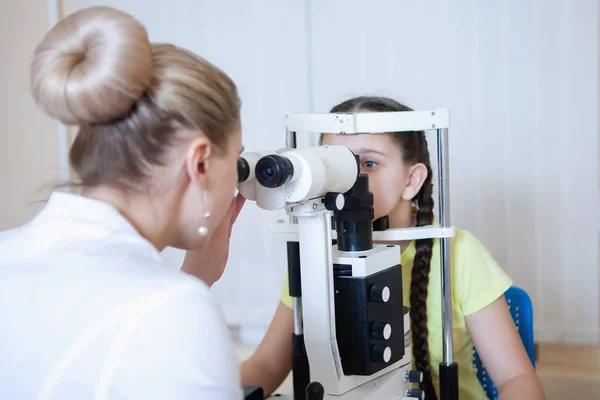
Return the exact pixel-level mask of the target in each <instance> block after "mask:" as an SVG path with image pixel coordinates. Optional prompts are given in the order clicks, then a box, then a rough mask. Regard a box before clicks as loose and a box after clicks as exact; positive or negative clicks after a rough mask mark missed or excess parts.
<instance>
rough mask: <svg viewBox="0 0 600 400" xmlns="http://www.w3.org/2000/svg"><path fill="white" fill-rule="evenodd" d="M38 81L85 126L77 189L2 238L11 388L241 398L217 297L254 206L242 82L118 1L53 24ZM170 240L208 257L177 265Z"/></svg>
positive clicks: (35, 395) (65, 395) (18, 394)
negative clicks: (248, 197)
mask: <svg viewBox="0 0 600 400" xmlns="http://www.w3.org/2000/svg"><path fill="white" fill-rule="evenodd" d="M31 82H32V91H33V96H34V98H35V100H36V101H37V102H38V103H39V104H40V105H41V107H43V109H44V110H45V111H46V112H47V113H48V114H49V115H50V116H52V117H54V118H56V119H58V120H60V121H61V122H62V123H64V124H68V125H78V126H79V132H78V135H77V137H76V139H75V141H74V143H73V145H72V148H71V150H70V163H71V167H72V169H73V171H74V172H75V173H76V175H77V177H78V182H77V183H78V185H77V187H78V188H79V190H78V192H79V193H78V194H75V193H65V192H58V191H57V192H55V193H53V194H52V196H51V197H50V199H49V201H48V203H47V205H46V206H45V208H44V209H43V210H42V211H41V212H40V213H39V214H38V215H37V216H36V217H35V218H34V219H33V220H32V221H31V222H29V223H27V224H26V225H24V226H21V227H19V228H16V229H14V230H11V231H8V232H4V233H2V234H1V235H0V315H1V317H0V318H2V328H1V329H0V354H2V362H0V398H1V399H13V400H25V399H40V400H42V399H43V400H50V399H53V400H54V399H61V400H70V399H73V400H74V399H77V400H80V399H111V400H113V399H136V400H137V399H139V400H142V399H143V400H148V399H173V400H182V399H190V400H191V399H194V400H198V399H211V400H213V399H217V400H218V399H226V400H229V399H239V398H241V397H242V390H241V387H240V379H239V364H238V360H237V359H236V356H235V354H234V353H233V349H232V347H231V345H230V341H229V336H228V331H227V329H226V326H225V323H224V320H223V318H222V316H221V315H220V314H219V311H218V309H217V307H216V305H215V303H214V302H213V300H212V299H211V297H210V294H209V292H208V286H209V285H210V284H212V283H213V282H214V281H215V280H216V279H218V278H219V277H220V275H221V274H222V272H223V268H224V266H225V262H226V260H227V254H228V246H229V235H230V233H231V225H232V223H233V221H234V220H235V218H236V216H237V213H238V212H239V210H240V208H241V206H242V204H243V198H241V197H239V198H235V199H234V191H235V187H236V184H237V162H236V161H237V158H238V156H239V154H240V152H241V150H242V145H241V129H240V100H239V98H238V93H237V89H236V86H235V85H234V83H233V82H232V81H231V79H230V78H229V77H228V76H227V75H225V74H224V73H223V72H221V71H220V70H219V69H217V68H216V67H215V66H213V65H212V64H210V63H209V62H207V61H205V60H203V59H202V58H200V57H198V56H196V55H195V54H192V53H191V52H189V51H187V50H184V49H182V48H178V47H176V46H173V45H169V44H151V43H149V41H148V36H147V33H146V30H145V28H144V26H142V25H141V24H140V23H139V22H138V21H136V20H135V19H134V18H133V17H131V16H130V15H128V14H126V13H123V12H121V11H118V10H115V9H112V8H106V7H94V8H88V9H84V10H82V11H79V12H77V13H75V14H73V15H71V16H69V17H67V18H66V19H64V20H62V21H61V22H60V23H58V24H57V25H56V26H55V27H53V28H52V29H51V30H50V31H49V32H48V34H47V35H46V36H45V38H44V39H43V40H42V42H41V43H40V44H39V46H38V47H37V49H36V50H35V54H34V57H33V63H32V70H31ZM166 246H173V247H177V248H180V249H186V250H193V252H194V253H195V254H194V260H196V261H197V260H198V259H202V260H203V263H202V264H201V265H198V263H195V264H194V265H195V269H194V270H192V271H187V272H188V273H185V272H182V271H179V270H173V269H172V268H171V269H170V268H168V267H167V265H166V263H165V262H164V261H163V260H162V259H161V256H160V254H159V252H160V251H161V250H162V249H164V248H165V247H166Z"/></svg>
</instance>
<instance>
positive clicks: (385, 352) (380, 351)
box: [371, 345, 392, 363]
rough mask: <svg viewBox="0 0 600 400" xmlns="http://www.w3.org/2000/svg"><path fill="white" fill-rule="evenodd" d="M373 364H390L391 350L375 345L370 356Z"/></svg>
mask: <svg viewBox="0 0 600 400" xmlns="http://www.w3.org/2000/svg"><path fill="white" fill-rule="evenodd" d="M371 357H372V358H373V361H374V362H384V363H387V362H390V360H391V359H392V349H390V348H389V347H388V346H381V345H375V346H373V351H372V354H371Z"/></svg>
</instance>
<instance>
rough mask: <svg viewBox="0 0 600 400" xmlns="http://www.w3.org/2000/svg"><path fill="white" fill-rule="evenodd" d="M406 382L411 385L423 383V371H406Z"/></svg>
mask: <svg viewBox="0 0 600 400" xmlns="http://www.w3.org/2000/svg"><path fill="white" fill-rule="evenodd" d="M405 379H406V381H408V382H411V383H421V382H423V373H422V372H421V371H406V376H405Z"/></svg>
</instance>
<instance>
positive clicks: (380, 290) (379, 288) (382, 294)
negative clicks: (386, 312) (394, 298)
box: [371, 285, 391, 303]
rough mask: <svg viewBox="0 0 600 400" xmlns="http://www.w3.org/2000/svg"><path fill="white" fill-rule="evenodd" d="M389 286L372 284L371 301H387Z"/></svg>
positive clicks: (388, 298)
mask: <svg viewBox="0 0 600 400" xmlns="http://www.w3.org/2000/svg"><path fill="white" fill-rule="evenodd" d="M390 295H391V293H390V288H389V287H387V286H383V285H373V287H372V288H371V301H375V302H377V303H387V302H388V301H389V300H390Z"/></svg>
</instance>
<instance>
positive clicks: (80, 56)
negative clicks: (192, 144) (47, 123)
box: [31, 7, 240, 186]
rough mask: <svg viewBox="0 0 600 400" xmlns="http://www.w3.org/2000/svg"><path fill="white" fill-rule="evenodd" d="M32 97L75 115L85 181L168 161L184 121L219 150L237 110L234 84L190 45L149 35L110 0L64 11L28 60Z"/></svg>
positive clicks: (69, 120) (128, 179)
mask: <svg viewBox="0 0 600 400" xmlns="http://www.w3.org/2000/svg"><path fill="white" fill-rule="evenodd" d="M31 87H32V93H33V97H34V98H35V100H36V102H37V103H38V104H39V105H41V107H42V108H43V109H44V110H45V111H46V112H47V113H48V114H49V115H50V116H52V117H54V118H56V119H58V120H60V121H61V122H62V123H64V124H66V125H78V126H79V132H78V134H77V137H76V139H75V141H74V143H73V145H72V147H71V150H70V154H69V158H70V163H71V167H72V168H73V170H74V171H75V172H76V173H77V175H78V178H79V181H80V182H78V183H79V184H81V185H83V186H95V185H100V184H121V185H126V186H131V185H132V184H137V183H139V182H140V180H142V179H144V178H146V177H147V175H148V167H149V166H151V165H155V164H162V163H163V162H164V159H163V156H164V151H165V149H166V148H167V147H168V146H169V145H170V144H171V143H172V142H173V141H174V140H175V139H176V132H177V131H178V130H182V129H185V130H193V131H201V132H202V133H203V134H204V135H206V136H207V137H208V139H209V140H210V141H211V142H212V143H213V144H214V145H215V147H216V148H217V149H218V150H223V149H224V148H225V146H226V144H227V140H228V138H229V134H230V133H231V132H232V131H233V129H234V127H235V126H236V124H238V123H239V120H240V99H239V96H238V92H237V88H236V85H235V84H234V83H233V81H232V80H231V79H230V78H229V77H228V76H227V75H226V74H225V73H224V72H222V71H221V70H220V69H218V68H217V67H215V66H214V65H212V64H211V63H209V62H208V61H206V60H204V59H203V58H201V57H199V56H197V55H195V54H193V53H192V52H190V51H187V50H185V49H182V48H180V47H177V46H174V45H170V44H154V43H150V41H149V39H148V34H147V31H146V29H145V28H144V26H143V25H142V24H141V23H140V22H138V21H137V20H136V19H135V18H133V17H132V16H131V15H129V14H127V13H124V12H122V11H119V10H116V9H114V8H109V7H91V8H86V9H83V10H81V11H78V12H76V13H74V14H71V15H70V16H68V17H66V18H65V19H63V20H62V21H60V22H59V23H58V24H57V25H56V26H54V27H53V28H52V29H51V30H50V31H49V32H48V33H47V34H46V36H45V37H44V39H43V40H42V42H41V43H40V44H39V45H38V46H37V48H36V50H35V53H34V57H33V61H32V65H31Z"/></svg>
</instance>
